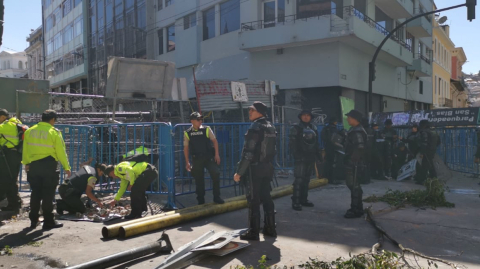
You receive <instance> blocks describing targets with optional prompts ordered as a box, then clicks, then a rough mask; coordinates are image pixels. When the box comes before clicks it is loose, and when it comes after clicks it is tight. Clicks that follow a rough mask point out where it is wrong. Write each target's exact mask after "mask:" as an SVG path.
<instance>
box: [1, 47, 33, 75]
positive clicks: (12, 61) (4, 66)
mask: <svg viewBox="0 0 480 269" xmlns="http://www.w3.org/2000/svg"><path fill="white" fill-rule="evenodd" d="M27 66H28V64H27V56H26V53H25V52H13V51H8V50H4V51H2V52H0V77H6V78H23V77H25V75H27V73H28V71H27Z"/></svg>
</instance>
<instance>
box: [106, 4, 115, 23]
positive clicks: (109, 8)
mask: <svg viewBox="0 0 480 269" xmlns="http://www.w3.org/2000/svg"><path fill="white" fill-rule="evenodd" d="M105 13H106V15H105V19H106V21H107V24H109V23H111V22H112V21H113V0H107V4H106V6H105Z"/></svg>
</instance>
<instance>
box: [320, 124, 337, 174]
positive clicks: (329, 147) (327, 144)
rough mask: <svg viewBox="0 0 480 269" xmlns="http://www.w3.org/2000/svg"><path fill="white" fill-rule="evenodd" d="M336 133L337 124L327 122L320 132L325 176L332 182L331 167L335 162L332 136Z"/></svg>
mask: <svg viewBox="0 0 480 269" xmlns="http://www.w3.org/2000/svg"><path fill="white" fill-rule="evenodd" d="M336 133H338V129H337V125H335V124H333V123H329V124H328V125H327V126H325V127H324V128H323V130H322V132H321V133H320V137H321V138H322V142H323V146H324V148H325V166H324V167H325V177H326V178H327V179H328V180H329V181H331V182H333V181H334V179H333V167H334V162H335V145H334V144H333V142H332V136H333V135H334V134H336Z"/></svg>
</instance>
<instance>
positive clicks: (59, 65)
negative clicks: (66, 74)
mask: <svg viewBox="0 0 480 269" xmlns="http://www.w3.org/2000/svg"><path fill="white" fill-rule="evenodd" d="M53 63H54V65H53V68H54V70H55V75H60V74H61V73H63V57H62V58H60V59H58V60H56V61H54V62H53Z"/></svg>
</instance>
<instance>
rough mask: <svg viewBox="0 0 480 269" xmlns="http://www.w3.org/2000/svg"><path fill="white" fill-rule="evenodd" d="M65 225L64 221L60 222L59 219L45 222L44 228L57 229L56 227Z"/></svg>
mask: <svg viewBox="0 0 480 269" xmlns="http://www.w3.org/2000/svg"><path fill="white" fill-rule="evenodd" d="M62 227H63V223H60V222H58V221H56V220H55V221H53V223H45V222H44V223H43V227H42V229H43V230H51V229H56V228H62Z"/></svg>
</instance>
